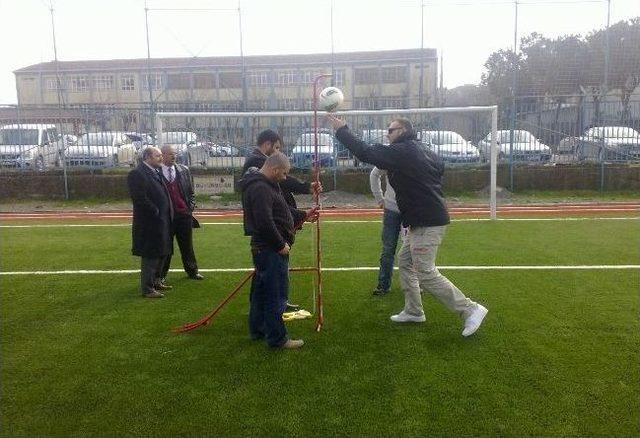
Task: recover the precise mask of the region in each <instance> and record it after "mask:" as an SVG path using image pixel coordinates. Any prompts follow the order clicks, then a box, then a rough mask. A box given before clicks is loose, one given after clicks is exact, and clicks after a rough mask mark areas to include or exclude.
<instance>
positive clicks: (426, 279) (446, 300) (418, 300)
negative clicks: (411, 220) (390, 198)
mask: <svg viewBox="0 0 640 438" xmlns="http://www.w3.org/2000/svg"><path fill="white" fill-rule="evenodd" d="M445 230H446V227H445V226H441V227H410V228H409V232H408V234H407V235H406V236H405V238H404V241H403V243H402V248H401V249H400V253H399V254H398V268H399V270H400V284H401V285H402V291H403V292H404V312H405V313H407V314H409V315H415V316H421V315H423V314H424V310H423V309H422V297H421V295H420V291H421V289H422V290H426V291H427V292H429V293H431V294H432V295H433V296H434V297H436V298H437V299H438V300H440V302H441V303H442V304H444V305H445V306H446V307H447V309H449V310H451V311H452V312H455V313H457V314H458V315H459V316H460V317H466V316H467V315H468V314H469V313H470V312H471V311H472V310H473V309H474V308H475V306H476V303H474V302H473V301H471V300H470V299H469V298H467V297H466V296H465V295H464V294H463V293H462V291H460V289H458V288H457V287H456V286H455V285H454V284H453V283H451V282H450V281H449V280H448V279H447V277H445V276H444V275H442V274H440V272H438V269H437V268H436V265H435V262H436V255H437V253H438V246H439V245H440V243H441V242H442V237H443V236H444V232H445Z"/></svg>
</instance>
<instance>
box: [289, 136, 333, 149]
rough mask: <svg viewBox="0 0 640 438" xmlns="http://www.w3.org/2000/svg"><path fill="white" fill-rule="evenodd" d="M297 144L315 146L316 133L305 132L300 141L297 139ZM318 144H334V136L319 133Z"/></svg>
mask: <svg viewBox="0 0 640 438" xmlns="http://www.w3.org/2000/svg"><path fill="white" fill-rule="evenodd" d="M296 146H305V147H306V146H315V135H313V134H304V135H302V136H301V137H300V138H298V141H296ZM318 146H320V147H331V146H333V138H332V137H331V136H330V135H328V134H320V135H318Z"/></svg>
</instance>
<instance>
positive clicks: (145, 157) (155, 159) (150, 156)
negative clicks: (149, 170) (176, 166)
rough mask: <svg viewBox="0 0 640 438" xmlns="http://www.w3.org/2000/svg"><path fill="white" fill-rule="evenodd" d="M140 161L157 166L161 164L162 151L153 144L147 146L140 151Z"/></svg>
mask: <svg viewBox="0 0 640 438" xmlns="http://www.w3.org/2000/svg"><path fill="white" fill-rule="evenodd" d="M142 161H144V162H145V163H147V164H148V165H149V166H151V167H155V168H158V167H160V166H161V165H162V152H160V149H158V148H157V147H155V146H149V147H147V148H145V149H144V150H143V151H142Z"/></svg>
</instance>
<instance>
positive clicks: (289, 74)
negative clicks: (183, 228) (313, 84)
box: [277, 70, 298, 85]
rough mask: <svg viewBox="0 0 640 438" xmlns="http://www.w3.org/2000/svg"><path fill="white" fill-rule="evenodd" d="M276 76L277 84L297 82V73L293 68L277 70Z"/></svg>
mask: <svg viewBox="0 0 640 438" xmlns="http://www.w3.org/2000/svg"><path fill="white" fill-rule="evenodd" d="M277 78H278V79H277V82H278V85H293V84H295V83H296V82H297V79H298V74H297V72H296V71H295V70H287V71H279V72H278V73H277Z"/></svg>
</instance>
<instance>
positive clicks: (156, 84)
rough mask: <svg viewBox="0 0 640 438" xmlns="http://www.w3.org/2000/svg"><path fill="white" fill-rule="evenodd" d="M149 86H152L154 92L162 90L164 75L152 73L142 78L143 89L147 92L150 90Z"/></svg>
mask: <svg viewBox="0 0 640 438" xmlns="http://www.w3.org/2000/svg"><path fill="white" fill-rule="evenodd" d="M149 84H151V89H152V90H162V75H161V74H159V73H151V74H150V75H144V76H143V77H142V87H143V88H144V89H145V90H148V89H149Z"/></svg>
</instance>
